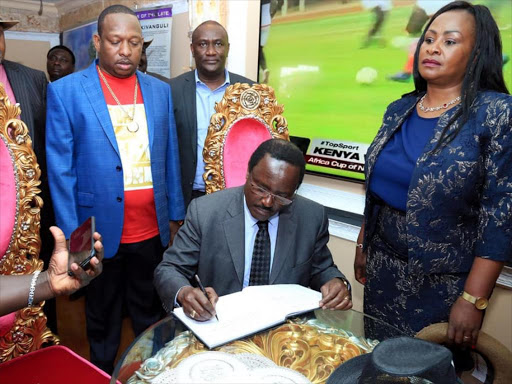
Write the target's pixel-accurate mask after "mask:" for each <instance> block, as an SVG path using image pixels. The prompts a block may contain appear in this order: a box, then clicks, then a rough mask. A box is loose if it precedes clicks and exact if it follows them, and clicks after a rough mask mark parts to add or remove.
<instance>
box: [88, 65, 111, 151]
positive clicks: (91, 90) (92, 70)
mask: <svg viewBox="0 0 512 384" xmlns="http://www.w3.org/2000/svg"><path fill="white" fill-rule="evenodd" d="M82 76H83V78H82V88H83V90H84V93H85V95H86V96H87V99H88V100H89V103H91V107H92V109H93V110H94V113H95V114H96V117H97V118H98V120H99V122H100V124H101V127H102V128H103V131H104V132H105V135H106V136H107V137H108V139H109V141H110V144H112V147H113V148H114V150H115V151H116V152H117V154H118V155H119V156H120V154H119V147H118V146H117V140H116V135H115V133H114V127H113V126H112V120H111V119H110V114H109V113H108V108H107V103H106V101H105V96H104V95H103V91H102V89H101V84H100V78H99V76H98V72H97V70H96V61H95V62H93V63H92V64H91V65H90V66H89V68H87V69H85V70H84V71H82ZM90 79H93V81H90Z"/></svg>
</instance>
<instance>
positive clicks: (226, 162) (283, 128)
mask: <svg viewBox="0 0 512 384" xmlns="http://www.w3.org/2000/svg"><path fill="white" fill-rule="evenodd" d="M283 110H284V107H283V106H282V105H280V104H278V103H277V100H276V98H275V95H274V90H273V89H272V88H271V87H269V86H268V85H266V84H254V85H253V86H250V85H249V84H242V83H236V84H233V85H230V86H229V87H228V88H227V89H226V92H225V93H224V97H223V98H222V100H221V101H220V102H219V103H217V104H216V105H215V111H216V113H215V114H213V116H212V117H211V119H210V126H209V127H208V135H207V136H206V140H205V145H204V149H203V158H204V161H205V173H204V175H203V179H204V181H205V185H206V193H213V192H215V191H218V190H221V189H224V188H230V187H236V186H240V185H242V184H244V183H245V178H246V174H247V164H248V162H249V158H250V157H251V155H252V153H253V152H254V150H255V149H256V148H257V147H258V146H259V145H260V144H261V143H262V142H264V141H266V140H268V139H271V138H274V139H275V138H279V139H284V140H288V125H287V122H286V119H285V118H284V117H283V116H281V113H283Z"/></svg>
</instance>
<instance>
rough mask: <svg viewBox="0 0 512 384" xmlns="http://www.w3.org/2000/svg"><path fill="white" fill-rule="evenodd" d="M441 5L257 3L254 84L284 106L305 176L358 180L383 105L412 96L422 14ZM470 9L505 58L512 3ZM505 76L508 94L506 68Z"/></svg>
mask: <svg viewBox="0 0 512 384" xmlns="http://www.w3.org/2000/svg"><path fill="white" fill-rule="evenodd" d="M447 2H449V1H447V0H337V1H331V0H322V1H321V0H287V1H284V0H271V1H268V0H263V1H262V4H261V6H262V10H261V26H262V28H261V31H262V32H261V36H260V45H263V48H262V49H261V50H260V55H259V64H260V69H259V81H260V82H264V81H265V80H266V82H267V83H268V84H269V85H270V86H272V87H273V88H274V90H275V92H276V97H277V100H278V102H279V103H281V104H283V105H284V107H285V111H284V114H283V115H284V117H286V119H287V120H288V128H289V132H290V135H291V139H292V141H294V142H296V143H297V144H298V145H299V147H300V148H301V149H302V150H303V152H304V153H305V156H306V161H307V170H308V171H311V172H318V173H321V174H324V175H330V176H337V177H343V178H349V179H350V180H354V181H358V180H359V181H361V180H363V179H364V174H363V171H364V155H365V153H366V150H367V148H368V146H369V144H370V143H371V142H372V140H373V138H374V137H375V134H376V133H377V130H378V129H379V127H380V125H381V121H382V116H383V114H384V112H385V110H386V107H387V105H388V104H389V103H390V102H392V101H393V100H396V99H398V98H400V96H401V95H402V94H404V93H407V92H410V91H412V90H413V89H414V83H413V80H412V76H407V75H406V70H407V63H408V57H409V51H410V50H411V49H412V50H414V48H415V41H417V37H418V36H419V34H420V31H421V29H422V27H423V26H424V24H425V23H426V21H427V19H428V16H427V14H433V13H435V11H436V10H437V9H438V8H440V7H441V6H443V5H444V4H446V3H447ZM474 3H479V4H484V5H487V6H488V7H489V8H490V9H491V12H492V13H493V15H494V17H495V19H496V21H497V23H498V26H499V27H500V30H501V33H502V42H503V50H504V54H505V55H506V56H505V58H509V57H510V56H511V55H512V22H511V20H512V2H510V1H502V0H479V1H474ZM378 6H379V8H380V9H377V7H378ZM421 7H423V8H421ZM270 14H273V17H270V16H271V15H270ZM377 23H378V24H377ZM372 29H375V30H374V31H373V32H375V33H373V32H372ZM406 29H408V30H409V31H410V33H409V32H407V31H406ZM265 64H266V65H265ZM409 65H410V62H409ZM504 75H505V79H506V82H507V86H508V88H509V90H510V89H512V63H510V62H509V63H507V64H506V65H505V66H504Z"/></svg>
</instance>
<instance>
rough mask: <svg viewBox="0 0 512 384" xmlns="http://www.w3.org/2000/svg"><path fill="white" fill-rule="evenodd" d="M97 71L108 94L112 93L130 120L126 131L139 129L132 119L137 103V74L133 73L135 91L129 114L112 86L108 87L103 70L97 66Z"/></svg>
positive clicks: (133, 131)
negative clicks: (131, 109)
mask: <svg viewBox="0 0 512 384" xmlns="http://www.w3.org/2000/svg"><path fill="white" fill-rule="evenodd" d="M98 72H99V74H100V77H101V79H102V80H103V82H104V83H105V85H106V86H107V89H108V91H109V92H110V94H111V95H112V97H113V98H114V100H115V101H116V103H117V105H118V106H119V108H121V110H122V111H123V112H124V113H125V115H126V116H127V117H128V118H129V119H130V122H129V123H128V124H126V129H128V132H132V133H135V132H137V131H138V130H139V124H137V122H136V121H134V119H135V107H136V105H137V88H138V86H137V85H138V84H139V82H138V81H137V75H135V91H134V92H133V111H132V115H131V116H130V114H129V113H128V112H126V110H125V109H124V108H123V105H122V104H121V103H120V102H119V99H118V98H117V96H116V95H115V93H114V91H113V90H112V88H110V85H109V84H108V81H107V79H106V78H105V76H104V75H103V72H102V71H101V68H100V67H98Z"/></svg>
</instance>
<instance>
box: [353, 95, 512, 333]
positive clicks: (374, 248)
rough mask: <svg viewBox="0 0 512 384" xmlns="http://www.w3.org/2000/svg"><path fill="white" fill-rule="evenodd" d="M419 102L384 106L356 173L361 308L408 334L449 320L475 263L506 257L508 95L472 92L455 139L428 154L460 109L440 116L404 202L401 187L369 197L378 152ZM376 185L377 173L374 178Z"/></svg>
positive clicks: (511, 125)
mask: <svg viewBox="0 0 512 384" xmlns="http://www.w3.org/2000/svg"><path fill="white" fill-rule="evenodd" d="M421 96H422V94H418V95H415V96H406V97H404V98H402V99H400V100H397V101H396V102H394V103H392V104H391V105H390V106H389V107H388V110H387V111H386V114H385V116H384V119H383V124H382V127H381V129H380V130H379V132H378V134H377V136H376V138H375V140H374V141H373V143H372V145H371V146H370V148H369V149H368V153H367V159H366V167H365V172H366V180H367V193H366V207H365V234H364V235H365V236H364V244H363V246H364V250H365V251H366V253H367V267H366V269H367V283H366V285H365V297H364V310H365V313H367V314H369V315H372V316H374V317H377V318H379V319H381V320H384V321H385V322H387V323H389V324H391V325H394V326H395V327H397V328H399V329H400V330H402V331H403V332H406V333H408V334H410V335H414V334H415V333H416V332H418V331H419V330H421V329H422V328H424V327H425V326H427V325H429V324H432V323H436V322H442V321H448V318H449V314H450V308H451V306H452V305H453V303H454V302H455V300H456V299H457V297H458V296H459V295H460V294H461V292H462V290H463V288H464V284H465V281H466V278H467V276H468V274H469V271H470V269H471V266H472V263H473V260H474V258H475V257H476V256H479V257H482V258H488V259H492V260H497V261H507V260H509V258H510V257H511V255H512V167H511V166H510V164H512V97H511V96H509V95H504V94H500V93H496V92H481V93H479V95H478V97H477V99H476V100H475V102H474V103H473V105H472V108H471V117H470V119H469V120H468V122H466V123H465V125H464V126H463V127H462V129H461V131H460V132H459V134H458V135H457V136H456V137H455V139H454V140H453V141H452V142H451V143H449V144H448V145H445V146H443V147H442V148H441V149H440V150H439V151H435V152H434V151H433V149H434V148H435V146H436V144H437V141H438V139H439V136H440V133H441V131H442V130H443V128H444V127H446V126H447V124H448V121H449V119H450V117H451V116H452V115H453V113H455V112H456V111H457V109H458V108H460V106H456V107H454V108H452V109H451V110H449V111H447V112H446V113H444V114H443V115H441V116H440V117H439V120H438V121H437V123H436V124H435V127H434V129H433V132H432V133H431V135H430V136H429V137H428V138H427V139H426V143H425V145H424V148H422V150H421V151H420V153H419V155H418V158H417V160H416V161H415V164H414V167H413V169H412V174H410V176H409V177H410V179H409V180H410V181H409V183H408V186H407V188H406V190H407V192H406V198H405V200H404V199H403V191H402V195H401V196H402V197H400V188H398V189H397V190H396V191H395V192H396V195H397V196H395V197H393V193H388V196H387V197H386V196H379V195H377V194H376V193H374V192H372V186H373V189H374V190H375V191H379V186H378V185H377V186H376V185H375V184H373V185H372V182H373V178H374V175H375V174H377V173H378V168H379V164H378V163H379V157H380V156H384V157H385V156H386V154H385V153H386V147H387V146H388V144H389V143H392V141H393V138H396V137H398V136H396V133H397V132H400V129H401V128H403V126H404V122H405V121H406V120H407V119H408V118H409V116H410V115H411V113H412V112H413V109H414V108H415V106H416V103H417V102H418V100H419V98H420V97H421ZM456 124H457V123H456ZM456 124H455V125H456ZM453 128H454V127H453V126H452V127H451V128H450V130H451V129H453ZM450 130H449V131H448V132H450ZM399 135H400V133H399ZM390 145H391V144H390ZM383 169H386V167H384V168H383ZM387 170H388V172H390V173H392V172H393V171H394V169H393V168H390V167H387ZM379 178H381V179H383V180H385V178H386V176H385V175H384V176H383V175H380V176H375V180H378V179H379ZM380 191H381V192H380V194H384V195H385V193H383V192H382V188H381V189H380ZM389 196H392V197H391V198H390V197H389ZM403 202H405V210H404V209H403ZM370 331H371V330H370ZM373 331H374V335H373V336H374V337H376V338H380V337H382V336H383V335H381V334H379V332H381V331H382V330H373ZM371 336H372V335H368V337H371Z"/></svg>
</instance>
